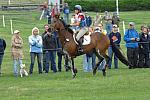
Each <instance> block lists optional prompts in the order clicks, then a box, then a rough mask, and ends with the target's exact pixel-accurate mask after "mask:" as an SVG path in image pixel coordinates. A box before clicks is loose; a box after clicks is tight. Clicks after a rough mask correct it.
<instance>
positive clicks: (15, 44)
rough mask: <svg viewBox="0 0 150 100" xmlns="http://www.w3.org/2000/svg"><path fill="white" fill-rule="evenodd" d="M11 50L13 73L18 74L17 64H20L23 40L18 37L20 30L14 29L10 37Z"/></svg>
mask: <svg viewBox="0 0 150 100" xmlns="http://www.w3.org/2000/svg"><path fill="white" fill-rule="evenodd" d="M11 45H12V46H11V52H12V58H13V66H14V75H15V76H18V65H19V66H20V64H22V56H23V52H22V47H23V40H22V38H21V37H20V32H19V31H18V30H15V31H14V34H13V36H12V39H11Z"/></svg>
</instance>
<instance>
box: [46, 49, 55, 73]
mask: <svg viewBox="0 0 150 100" xmlns="http://www.w3.org/2000/svg"><path fill="white" fill-rule="evenodd" d="M49 61H51V66H52V69H53V72H54V73H55V72H57V69H56V51H52V50H51V51H46V69H45V73H48V72H49Z"/></svg>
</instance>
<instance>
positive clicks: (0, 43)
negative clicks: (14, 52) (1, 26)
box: [0, 38, 6, 76]
mask: <svg viewBox="0 0 150 100" xmlns="http://www.w3.org/2000/svg"><path fill="white" fill-rule="evenodd" d="M5 48H6V42H5V40H4V39H1V38H0V76H1V75H2V69H1V65H2V61H3V56H4V51H5Z"/></svg>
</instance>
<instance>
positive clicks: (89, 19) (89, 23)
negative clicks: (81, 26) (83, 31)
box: [85, 16, 92, 27]
mask: <svg viewBox="0 0 150 100" xmlns="http://www.w3.org/2000/svg"><path fill="white" fill-rule="evenodd" d="M85 21H86V26H87V27H90V26H91V24H92V18H91V17H90V16H87V17H85Z"/></svg>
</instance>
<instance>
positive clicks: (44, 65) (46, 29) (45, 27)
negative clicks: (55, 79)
mask: <svg viewBox="0 0 150 100" xmlns="http://www.w3.org/2000/svg"><path fill="white" fill-rule="evenodd" d="M44 29H45V31H44V33H43V34H42V40H44V37H45V35H46V33H47V31H48V29H49V25H48V24H46V25H44ZM42 43H43V71H44V70H45V67H46V56H45V55H46V54H45V45H44V42H42Z"/></svg>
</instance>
